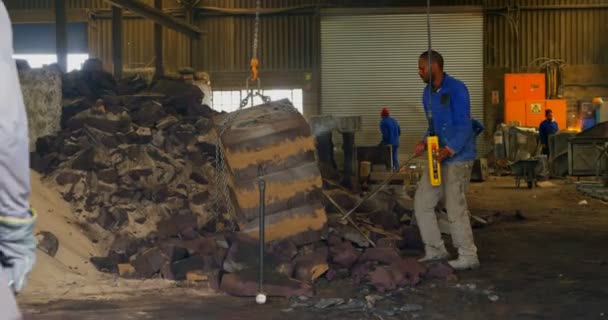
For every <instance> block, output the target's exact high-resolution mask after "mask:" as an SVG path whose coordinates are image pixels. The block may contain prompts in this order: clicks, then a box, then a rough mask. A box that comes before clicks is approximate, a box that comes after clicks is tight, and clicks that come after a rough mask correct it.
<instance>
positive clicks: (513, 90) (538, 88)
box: [505, 73, 546, 102]
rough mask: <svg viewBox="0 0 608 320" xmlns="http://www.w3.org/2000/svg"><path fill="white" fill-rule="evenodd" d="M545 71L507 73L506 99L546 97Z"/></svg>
mask: <svg viewBox="0 0 608 320" xmlns="http://www.w3.org/2000/svg"><path fill="white" fill-rule="evenodd" d="M545 90H546V88H545V74H544V73H507V74H505V101H507V102H508V101H522V100H542V99H545Z"/></svg>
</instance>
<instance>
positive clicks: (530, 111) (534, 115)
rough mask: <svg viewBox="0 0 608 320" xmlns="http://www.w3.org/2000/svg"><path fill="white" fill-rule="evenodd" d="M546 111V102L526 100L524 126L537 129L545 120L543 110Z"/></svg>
mask: <svg viewBox="0 0 608 320" xmlns="http://www.w3.org/2000/svg"><path fill="white" fill-rule="evenodd" d="M546 109H547V101H546V100H544V99H543V100H527V101H526V109H525V110H526V125H527V126H528V127H537V128H538V126H539V125H540V123H541V122H543V120H545V110H546Z"/></svg>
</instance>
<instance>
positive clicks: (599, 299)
mask: <svg viewBox="0 0 608 320" xmlns="http://www.w3.org/2000/svg"><path fill="white" fill-rule="evenodd" d="M553 183H554V184H555V185H556V186H555V187H550V188H547V187H544V188H535V189H532V190H529V189H524V188H522V189H515V188H514V185H515V183H514V181H513V179H512V178H509V177H500V178H497V177H492V178H491V180H490V181H487V182H485V183H482V184H472V185H471V188H470V194H469V203H470V207H471V209H472V210H473V211H475V210H478V211H483V212H488V211H490V212H492V211H493V212H496V213H497V214H498V216H500V217H501V219H497V221H499V222H497V223H495V224H493V225H490V226H488V227H486V228H483V229H477V230H475V236H476V242H477V245H478V247H479V252H480V258H481V261H482V267H481V269H479V270H477V271H470V272H461V273H459V274H458V276H459V278H460V279H459V280H458V281H457V282H432V281H430V282H425V283H423V284H422V285H421V286H419V287H415V288H406V289H403V290H400V291H396V292H393V293H391V294H389V295H385V296H384V297H383V299H384V300H383V301H385V302H387V301H390V304H385V305H383V304H382V303H378V304H377V305H376V306H375V307H374V308H364V310H362V311H357V312H353V311H352V310H348V309H340V308H338V307H328V308H323V309H321V308H317V307H315V306H314V303H301V302H298V301H289V300H287V299H272V298H270V299H269V303H268V304H266V305H263V306H257V305H255V303H254V301H253V299H239V298H234V297H228V296H223V295H211V296H205V297H202V295H203V296H204V295H207V294H208V293H207V292H205V291H202V292H201V291H198V290H194V289H191V288H169V289H165V290H160V291H156V292H149V291H145V290H137V291H136V292H131V293H126V294H125V295H124V296H122V297H121V299H112V298H111V297H110V298H108V299H104V300H99V299H97V298H88V297H86V296H82V297H81V299H80V300H75V299H73V298H62V297H61V296H58V297H57V300H59V301H55V302H51V303H44V304H40V303H32V302H27V301H25V303H22V306H23V307H24V309H25V311H26V313H27V314H28V315H29V319H51V320H52V319H61V320H70V319H83V320H87V319H91V320H97V319H110V318H112V319H118V320H121V319H202V318H204V319H286V318H289V319H292V320H299V319H302V320H304V319H315V320H320V319H387V320H388V319H472V320H475V319H480V320H481V319H606V317H608V306H607V305H606V297H608V272H607V271H608V250H606V249H605V247H606V243H608V232H606V230H607V229H608V205H607V204H605V203H602V202H600V201H598V200H594V199H591V198H587V197H585V196H583V195H581V194H579V193H577V192H576V187H575V186H574V185H573V184H569V183H567V182H566V181H553ZM581 200H587V205H579V202H580V201H581ZM517 213H519V215H516V214H517ZM522 216H523V217H525V219H522V218H521V217H522ZM375 294H376V293H375V292H374V291H373V290H370V289H369V288H365V287H355V286H353V285H352V284H351V283H350V282H349V281H337V282H331V283H321V284H319V286H318V296H317V297H315V298H314V299H315V302H316V301H319V299H322V298H343V299H345V301H348V299H350V298H355V299H364V297H365V296H374V295H375ZM26 297H27V295H26ZM362 297H363V298H362ZM83 299H85V300H83ZM26 300H27V299H26ZM400 306H401V307H400ZM408 306H421V307H422V309H421V310H417V309H419V308H412V310H415V311H402V312H395V311H394V310H396V309H399V308H401V309H403V310H408Z"/></svg>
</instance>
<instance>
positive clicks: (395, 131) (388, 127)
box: [380, 116, 401, 147]
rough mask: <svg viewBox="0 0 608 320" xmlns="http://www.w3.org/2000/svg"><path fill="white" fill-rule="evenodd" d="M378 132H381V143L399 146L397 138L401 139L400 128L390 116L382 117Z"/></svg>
mask: <svg viewBox="0 0 608 320" xmlns="http://www.w3.org/2000/svg"><path fill="white" fill-rule="evenodd" d="M380 131H381V132H382V143H383V144H388V145H391V146H396V147H398V146H399V137H401V127H400V126H399V123H398V122H397V120H395V119H393V118H391V117H390V116H388V117H384V118H383V119H382V121H380Z"/></svg>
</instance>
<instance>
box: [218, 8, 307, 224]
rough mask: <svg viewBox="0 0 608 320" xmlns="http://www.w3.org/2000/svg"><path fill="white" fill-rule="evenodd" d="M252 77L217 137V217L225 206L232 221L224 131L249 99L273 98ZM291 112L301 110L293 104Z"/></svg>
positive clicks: (255, 49)
mask: <svg viewBox="0 0 608 320" xmlns="http://www.w3.org/2000/svg"><path fill="white" fill-rule="evenodd" d="M260 8H261V0H257V1H256V14H255V24H254V32H253V58H254V59H257V56H258V46H259V31H260ZM251 80H252V78H251V77H248V78H247V82H246V84H245V87H246V92H247V96H246V97H245V98H243V99H242V100H241V103H240V105H239V108H238V109H237V110H236V111H234V112H232V113H230V114H229V115H228V116H226V118H224V120H223V121H222V122H221V123H220V124H219V125H218V126H217V137H216V144H215V170H216V175H215V188H216V189H215V191H216V192H215V195H214V198H215V199H214V209H215V214H216V217H219V216H220V215H222V212H221V211H222V210H221V209H222V208H223V207H225V208H226V210H227V212H226V213H227V215H228V216H227V217H226V218H227V220H228V219H230V220H229V221H232V219H231V218H232V217H234V213H235V209H234V207H233V206H232V201H231V199H230V190H229V186H228V181H227V179H228V176H227V174H228V173H227V166H226V158H225V150H224V148H223V145H222V135H223V134H224V132H225V131H226V130H227V129H228V128H229V127H230V126H231V125H232V123H233V122H234V121H235V120H236V119H237V118H238V116H239V115H240V113H241V111H242V110H243V109H244V108H246V107H247V104H249V101H250V99H251V104H252V105H253V99H254V98H255V97H260V98H261V99H262V101H263V103H264V104H268V103H270V101H271V99H270V97H268V96H265V95H263V94H262V90H261V81H260V79H259V78H257V79H255V81H257V90H254V89H253V88H251V89H250V87H249V85H250V82H251ZM290 111H291V112H298V113H299V111H298V110H297V109H296V108H295V107H294V106H293V104H292V105H291V108H290ZM230 227H231V229H232V230H234V229H235V228H236V225H235V224H234V225H232V226H230Z"/></svg>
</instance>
